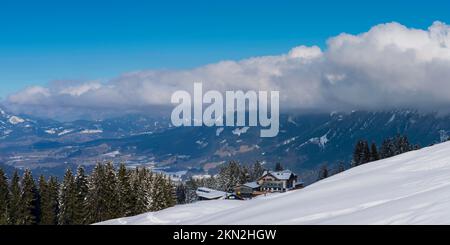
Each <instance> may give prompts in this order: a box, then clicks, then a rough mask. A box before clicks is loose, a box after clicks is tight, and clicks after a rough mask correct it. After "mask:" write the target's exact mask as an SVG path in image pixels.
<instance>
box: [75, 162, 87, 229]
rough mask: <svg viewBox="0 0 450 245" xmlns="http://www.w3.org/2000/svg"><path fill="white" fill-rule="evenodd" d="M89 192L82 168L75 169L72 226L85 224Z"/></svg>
mask: <svg viewBox="0 0 450 245" xmlns="http://www.w3.org/2000/svg"><path fill="white" fill-rule="evenodd" d="M88 191H89V185H88V177H87V176H86V173H85V170H84V167H83V166H79V167H78V168H77V175H76V177H75V193H76V204H75V217H74V224H76V225H82V224H87V220H88V217H87V208H86V199H87V195H88Z"/></svg>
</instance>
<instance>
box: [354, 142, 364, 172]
mask: <svg viewBox="0 0 450 245" xmlns="http://www.w3.org/2000/svg"><path fill="white" fill-rule="evenodd" d="M362 154H363V143H362V140H358V142H356V145H355V149H354V150H353V160H352V165H353V166H359V165H361V163H362Z"/></svg>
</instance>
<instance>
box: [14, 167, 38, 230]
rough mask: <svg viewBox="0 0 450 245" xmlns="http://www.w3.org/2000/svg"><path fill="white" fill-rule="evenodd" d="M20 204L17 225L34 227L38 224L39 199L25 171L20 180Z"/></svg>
mask: <svg viewBox="0 0 450 245" xmlns="http://www.w3.org/2000/svg"><path fill="white" fill-rule="evenodd" d="M20 201H21V203H22V209H21V215H20V216H21V217H20V220H19V224H21V225H35V224H38V223H39V222H40V218H41V215H40V197H39V192H38V189H37V187H36V183H35V182H34V179H33V176H32V174H31V171H30V170H28V169H27V170H25V173H24V175H23V178H22V195H21V198H20Z"/></svg>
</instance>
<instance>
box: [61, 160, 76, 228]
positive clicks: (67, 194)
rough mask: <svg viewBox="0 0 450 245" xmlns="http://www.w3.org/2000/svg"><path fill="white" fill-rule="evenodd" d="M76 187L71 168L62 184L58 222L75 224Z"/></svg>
mask: <svg viewBox="0 0 450 245" xmlns="http://www.w3.org/2000/svg"><path fill="white" fill-rule="evenodd" d="M76 203H77V200H76V188H75V178H74V176H73V174H72V171H71V170H70V169H67V171H66V173H65V175H64V180H63V182H62V185H61V191H60V196H59V215H58V224H60V225H73V224H75V217H76V215H75V212H76V208H77V207H76Z"/></svg>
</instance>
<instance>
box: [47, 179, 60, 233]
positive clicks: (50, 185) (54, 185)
mask: <svg viewBox="0 0 450 245" xmlns="http://www.w3.org/2000/svg"><path fill="white" fill-rule="evenodd" d="M47 191H48V195H49V196H48V200H49V205H48V208H49V212H48V214H47V215H48V217H47V218H48V222H49V223H51V224H54V225H56V224H58V213H59V191H60V189H59V183H58V179H57V178H56V177H54V176H50V179H49V180H48V182H47ZM50 210H51V212H50Z"/></svg>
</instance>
